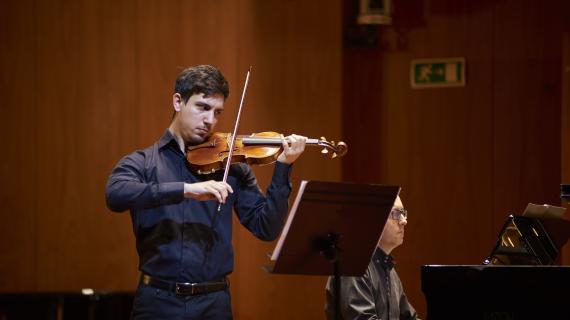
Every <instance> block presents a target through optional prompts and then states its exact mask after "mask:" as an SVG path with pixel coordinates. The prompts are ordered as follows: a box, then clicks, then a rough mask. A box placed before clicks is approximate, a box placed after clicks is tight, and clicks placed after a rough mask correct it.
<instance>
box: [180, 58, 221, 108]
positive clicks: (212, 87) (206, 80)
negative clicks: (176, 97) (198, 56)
mask: <svg viewBox="0 0 570 320" xmlns="http://www.w3.org/2000/svg"><path fill="white" fill-rule="evenodd" d="M174 92H175V93H179V94H180V96H182V100H184V103H186V102H188V99H190V97H191V96H193V95H194V94H199V93H203V94H204V96H206V97H207V96H210V95H213V94H218V93H221V94H223V95H224V100H225V99H227V98H228V96H229V94H230V89H229V86H228V81H227V80H226V78H224V75H223V74H222V73H221V72H220V70H218V69H216V68H215V67H213V66H210V65H199V66H195V67H190V68H187V69H185V70H184V71H182V72H181V73H180V74H179V75H178V77H177V78H176V83H175V85H174Z"/></svg>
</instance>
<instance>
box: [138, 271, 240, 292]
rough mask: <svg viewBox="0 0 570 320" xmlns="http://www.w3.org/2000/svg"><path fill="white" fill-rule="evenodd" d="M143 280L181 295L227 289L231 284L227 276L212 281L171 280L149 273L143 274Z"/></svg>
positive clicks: (152, 285)
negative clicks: (154, 276)
mask: <svg viewBox="0 0 570 320" xmlns="http://www.w3.org/2000/svg"><path fill="white" fill-rule="evenodd" d="M141 282H142V283H144V284H146V285H148V286H151V287H155V288H159V289H163V290H168V291H171V292H174V293H176V294H177V295H180V296H194V295H198V294H206V293H210V292H214V291H221V290H226V289H227V288H228V287H229V286H230V285H229V281H228V280H227V278H223V279H222V280H219V281H212V282H170V281H164V280H161V279H157V278H153V277H151V276H149V275H148V274H143V275H141Z"/></svg>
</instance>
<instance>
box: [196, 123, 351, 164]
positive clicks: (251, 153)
mask: <svg viewBox="0 0 570 320" xmlns="http://www.w3.org/2000/svg"><path fill="white" fill-rule="evenodd" d="M232 140H234V143H233V145H234V147H233V152H230V150H231V147H230V145H232ZM306 145H308V146H320V147H323V149H322V150H321V153H323V154H330V156H331V158H336V157H342V156H344V155H345V154H346V152H347V150H348V146H347V145H346V144H345V143H344V142H342V141H339V142H338V143H335V142H334V141H331V142H329V141H327V140H326V139H325V138H322V137H321V138H320V139H307V142H306ZM281 152H283V146H282V143H281V134H279V133H277V132H261V133H254V134H251V135H249V136H243V135H237V136H236V137H235V139H233V135H232V134H231V133H222V132H216V133H214V134H212V135H211V136H210V138H209V139H208V140H207V141H205V142H203V143H201V144H198V145H194V146H189V147H188V148H187V152H186V159H187V160H188V163H189V167H190V169H191V170H192V171H194V172H197V173H198V174H210V173H214V172H216V171H218V170H221V169H224V167H225V166H226V165H227V161H228V158H229V157H230V153H231V163H237V162H242V163H247V164H250V165H263V164H270V163H273V162H275V161H276V160H277V158H278V157H279V155H280V154H281Z"/></svg>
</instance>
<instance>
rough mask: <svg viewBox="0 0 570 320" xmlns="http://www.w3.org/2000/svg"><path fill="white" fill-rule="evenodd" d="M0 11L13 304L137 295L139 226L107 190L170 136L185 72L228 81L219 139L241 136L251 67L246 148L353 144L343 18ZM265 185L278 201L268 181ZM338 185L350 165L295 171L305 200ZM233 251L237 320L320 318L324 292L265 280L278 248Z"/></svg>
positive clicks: (10, 7)
mask: <svg viewBox="0 0 570 320" xmlns="http://www.w3.org/2000/svg"><path fill="white" fill-rule="evenodd" d="M0 9H1V10H0V18H1V19H0V20H1V21H0V24H1V26H2V29H1V30H0V44H1V45H2V49H3V50H1V51H0V58H1V60H0V65H1V66H2V70H3V72H2V76H1V77H0V79H1V82H0V84H1V87H0V94H1V96H2V101H3V103H2V108H1V112H2V117H1V119H2V125H1V129H0V130H2V133H3V134H4V137H6V139H7V141H9V143H8V145H7V150H6V151H8V152H7V155H5V161H4V162H3V164H2V167H1V170H2V171H1V174H2V177H3V178H4V181H7V182H8V183H6V184H4V187H3V188H2V189H1V194H0V197H1V199H3V202H2V203H3V204H2V210H1V214H2V216H3V217H5V220H6V221H10V222H11V223H10V224H3V226H2V227H1V228H2V230H1V231H2V232H1V235H0V237H1V238H0V240H2V241H0V242H1V243H2V246H1V250H0V258H1V259H2V263H1V265H2V267H0V268H1V269H0V271H1V272H0V273H1V274H2V277H1V278H0V290H1V291H35V290H39V291H53V290H77V289H79V288H82V287H92V288H95V289H99V290H133V289H134V288H135V286H136V282H137V277H138V271H137V270H136V266H137V262H138V261H137V257H136V252H135V247H134V238H133V235H132V230H131V225H130V219H129V216H128V214H113V213H110V212H109V210H108V209H106V207H105V203H104V186H105V183H106V180H107V177H108V175H109V173H110V171H111V169H112V167H113V166H114V165H115V163H116V162H117V161H118V160H119V159H120V158H121V157H122V156H123V155H125V154H127V153H129V152H131V151H134V150H135V149H138V148H143V147H146V146H148V145H150V144H151V143H153V142H154V141H155V140H156V139H157V138H158V137H159V136H160V135H161V134H162V132H163V131H164V130H165V129H166V127H167V126H168V124H169V122H170V118H171V115H172V102H171V101H172V100H171V96H172V90H173V83H174V79H175V76H176V75H177V74H178V73H179V72H180V71H181V70H182V69H183V68H185V67H187V66H190V65H195V64H202V63H209V64H214V65H216V66H218V67H220V69H221V70H222V71H223V72H224V74H225V75H226V77H227V78H228V80H229V81H230V87H231V92H232V94H231V96H230V98H229V100H228V101H227V112H226V114H227V115H226V118H225V119H224V120H223V121H221V123H220V127H219V129H220V130H224V131H230V130H231V129H232V125H233V121H234V118H235V112H236V111H237V104H238V102H239V96H240V94H241V89H242V85H243V79H244V76H245V71H246V70H247V67H248V66H249V65H253V66H254V71H253V74H252V78H251V87H250V93H249V94H248V96H247V99H246V110H245V114H244V121H243V124H242V127H241V128H242V130H240V131H241V132H259V131H266V130H276V131H278V132H283V133H285V134H288V133H299V134H305V135H310V136H314V137H319V136H321V135H324V136H326V137H328V138H333V139H338V138H340V44H339V43H340V36H339V33H340V30H341V29H340V23H339V21H338V20H339V18H340V17H339V14H340V6H339V5H338V3H336V5H334V4H331V3H330V2H329V1H327V2H325V1H318V2H311V3H306V2H303V1H289V2H286V3H265V2H264V3H260V2H258V1H248V0H242V1H229V0H228V1H216V2H203V1H168V2H158V1H142V0H140V1H137V0H125V1H120V2H116V1H90V0H81V1H66V0H58V1H45V0H35V1H20V2H12V3H9V2H2V4H1V5H0ZM315 17H318V19H316V18H315ZM277 19H280V20H281V21H280V23H275V21H277ZM317 20H319V22H318V23H317ZM315 39H316V40H315ZM23 106H24V107H23ZM40 156H41V157H42V158H40ZM255 170H256V172H257V173H258V176H259V180H260V182H261V184H262V186H263V187H266V186H267V184H268V182H269V179H270V176H271V167H264V168H256V169H255ZM339 178H340V161H338V160H335V161H330V160H323V159H321V157H320V154H319V153H318V152H316V151H315V150H311V151H308V152H307V153H306V155H304V156H303V158H302V160H300V162H299V163H298V164H296V165H295V170H294V184H295V186H297V185H298V183H299V181H300V180H301V179H328V180H338V179H339ZM234 240H235V246H236V255H237V260H236V261H237V263H236V268H235V269H236V272H235V274H234V275H233V276H232V291H233V296H234V314H235V317H236V318H237V319H239V318H244V319H250V318H253V319H262V318H268V317H270V315H272V314H273V313H274V312H277V313H279V314H280V315H281V316H282V317H284V318H292V317H295V316H304V315H309V316H310V317H317V318H318V317H320V316H322V307H323V285H324V278H323V277H316V278H306V277H277V276H272V275H269V274H266V273H265V272H264V271H262V270H261V268H260V267H261V265H262V264H265V263H267V262H268V259H267V257H266V253H267V252H268V251H270V250H271V249H272V248H273V246H274V243H262V242H260V241H258V240H255V239H253V238H252V237H251V235H249V233H248V232H247V231H245V230H244V229H243V228H241V227H240V226H238V225H236V228H235V237H234ZM8 275H10V276H8ZM298 292H303V293H304V294H303V295H299V294H297V293H298ZM269 297H272V298H271V299H269ZM307 302H309V303H307Z"/></svg>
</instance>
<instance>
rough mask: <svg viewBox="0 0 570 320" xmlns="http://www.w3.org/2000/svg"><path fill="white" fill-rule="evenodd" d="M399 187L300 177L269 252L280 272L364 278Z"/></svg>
mask: <svg viewBox="0 0 570 320" xmlns="http://www.w3.org/2000/svg"><path fill="white" fill-rule="evenodd" d="M399 191H400V187H398V186H385V185H374V184H356V183H346V182H324V181H302V182H301V186H300V188H299V192H298V194H297V197H296V198H295V202H294V204H293V206H292V208H291V211H290V213H289V216H288V218H287V222H286V223H285V227H284V228H283V232H282V233H281V236H280V237H279V241H278V242H277V245H276V246H275V250H274V251H273V254H272V255H271V260H272V261H275V263H274V265H273V268H269V271H270V272H272V273H277V274H304V275H334V289H333V290H334V293H335V311H336V316H337V317H338V316H339V315H340V312H339V311H340V310H339V301H340V276H359V277H360V276H362V275H363V274H364V272H365V271H366V268H367V266H368V264H369V262H370V258H371V256H372V254H373V252H374V249H375V247H376V245H377V243H378V239H379V238H380V234H381V233H382V230H383V229H384V224H385V223H386V219H387V218H388V215H389V214H390V211H391V210H392V206H393V205H394V201H395V200H396V197H397V195H398V193H399Z"/></svg>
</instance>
